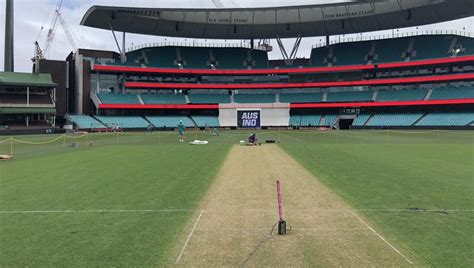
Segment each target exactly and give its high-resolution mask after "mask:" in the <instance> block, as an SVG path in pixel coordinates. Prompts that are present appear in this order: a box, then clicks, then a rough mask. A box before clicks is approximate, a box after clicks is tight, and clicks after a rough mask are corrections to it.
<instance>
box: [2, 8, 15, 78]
mask: <svg viewBox="0 0 474 268" xmlns="http://www.w3.org/2000/svg"><path fill="white" fill-rule="evenodd" d="M13 10H14V9H13V0H7V1H6V10H5V65H4V69H5V72H13V71H14V65H13V59H14V57H13V52H14V47H13V40H14V39H13V31H14V22H13Z"/></svg>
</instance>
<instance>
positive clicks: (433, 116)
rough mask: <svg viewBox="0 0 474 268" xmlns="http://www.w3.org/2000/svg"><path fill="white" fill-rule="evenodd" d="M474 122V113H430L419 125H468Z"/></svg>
mask: <svg viewBox="0 0 474 268" xmlns="http://www.w3.org/2000/svg"><path fill="white" fill-rule="evenodd" d="M473 122H474V113H430V114H427V115H426V116H425V117H423V118H422V119H421V120H420V121H419V122H418V123H417V124H416V125H417V126H431V127H442V126H447V127H449V126H468V125H470V124H471V123H473Z"/></svg>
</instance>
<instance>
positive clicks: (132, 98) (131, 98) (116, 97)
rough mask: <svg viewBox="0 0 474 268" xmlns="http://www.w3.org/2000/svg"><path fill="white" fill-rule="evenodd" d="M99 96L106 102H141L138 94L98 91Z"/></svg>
mask: <svg viewBox="0 0 474 268" xmlns="http://www.w3.org/2000/svg"><path fill="white" fill-rule="evenodd" d="M97 96H98V97H99V99H100V101H101V102H102V103H105V104H140V100H139V99H138V95H136V94H118V93H98V94H97Z"/></svg>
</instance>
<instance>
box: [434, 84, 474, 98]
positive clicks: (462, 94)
mask: <svg viewBox="0 0 474 268" xmlns="http://www.w3.org/2000/svg"><path fill="white" fill-rule="evenodd" d="M469 98H474V87H449V88H437V89H433V93H432V94H431V97H430V100H446V99H469Z"/></svg>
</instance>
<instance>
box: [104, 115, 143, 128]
mask: <svg viewBox="0 0 474 268" xmlns="http://www.w3.org/2000/svg"><path fill="white" fill-rule="evenodd" d="M96 118H97V119H98V120H100V121H101V122H102V123H104V124H106V125H107V126H108V127H113V126H118V127H120V128H147V127H148V126H149V125H150V124H149V123H148V122H147V121H146V120H145V119H143V118H141V117H139V116H96Z"/></svg>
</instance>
